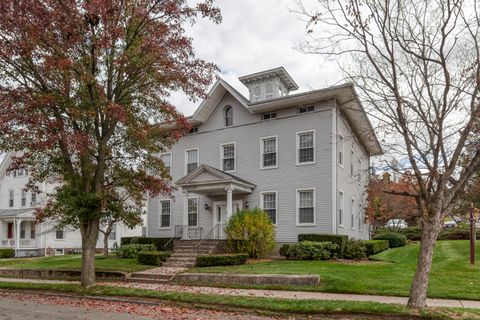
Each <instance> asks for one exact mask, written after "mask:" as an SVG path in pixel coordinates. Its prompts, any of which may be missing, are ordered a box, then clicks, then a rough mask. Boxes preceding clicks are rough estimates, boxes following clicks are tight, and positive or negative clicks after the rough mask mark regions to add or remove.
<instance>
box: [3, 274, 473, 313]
mask: <svg viewBox="0 0 480 320" xmlns="http://www.w3.org/2000/svg"><path fill="white" fill-rule="evenodd" d="M0 282H17V283H48V284H59V283H78V282H77V281H61V280H41V279H18V278H0ZM98 284H99V285H103V286H116V287H125V288H137V289H147V290H157V291H175V292H186V293H203V294H215V295H227V296H246V297H265V298H281V299H294V300H295V299H298V300H329V301H332V300H341V301H359V302H378V303H388V304H401V305H406V304H407V300H408V298H406V297H392V296H377V295H360V294H344V293H326V292H308V291H285V290H259V289H230V288H217V287H200V286H186V285H176V284H148V283H126V282H99V283H98ZM427 305H428V306H429V307H448V308H472V309H480V301H475V300H455V299H427Z"/></svg>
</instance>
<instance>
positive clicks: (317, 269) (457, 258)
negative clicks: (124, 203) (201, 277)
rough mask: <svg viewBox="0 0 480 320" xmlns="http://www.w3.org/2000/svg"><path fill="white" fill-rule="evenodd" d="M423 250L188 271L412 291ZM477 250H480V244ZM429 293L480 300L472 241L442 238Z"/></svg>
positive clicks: (326, 287) (331, 287)
mask: <svg viewBox="0 0 480 320" xmlns="http://www.w3.org/2000/svg"><path fill="white" fill-rule="evenodd" d="M418 250H419V245H418V244H411V245H407V246H405V247H402V248H395V249H389V250H387V251H384V252H382V253H380V254H378V255H376V256H373V258H375V259H376V260H378V261H371V262H360V263H348V262H333V261H285V260H275V261H270V262H261V263H255V264H246V265H240V266H231V267H209V268H195V269H193V270H189V272H220V273H254V274H255V273H257V274H262V273H263V274H265V273H277V274H318V275H320V285H319V286H317V287H302V288H301V289H302V290H315V291H326V292H345V293H361V294H379V295H394V296H408V294H409V289H410V284H411V281H412V277H413V274H414V272H415V266H416V262H417V255H418ZM477 250H480V244H479V243H477ZM477 257H478V255H477ZM285 289H294V287H290V288H288V287H285ZM297 289H298V288H297ZM428 295H429V297H435V298H452V299H454V298H457V299H472V300H480V259H477V266H476V267H475V268H474V269H470V264H469V244H468V241H464V240H457V241H438V242H437V246H436V250H435V256H434V262H433V267H432V272H431V275H430V284H429V290H428Z"/></svg>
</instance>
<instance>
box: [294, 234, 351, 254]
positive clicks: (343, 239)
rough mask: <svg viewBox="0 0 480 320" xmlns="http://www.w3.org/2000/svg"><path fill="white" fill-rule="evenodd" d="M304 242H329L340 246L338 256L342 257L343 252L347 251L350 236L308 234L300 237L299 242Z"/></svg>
mask: <svg viewBox="0 0 480 320" xmlns="http://www.w3.org/2000/svg"><path fill="white" fill-rule="evenodd" d="M302 241H315V242H324V241H329V242H333V243H336V244H337V245H338V252H337V255H338V256H339V257H341V256H342V255H343V251H344V250H345V245H346V244H347V241H348V236H344V235H340V234H320V233H306V234H299V235H298V242H302Z"/></svg>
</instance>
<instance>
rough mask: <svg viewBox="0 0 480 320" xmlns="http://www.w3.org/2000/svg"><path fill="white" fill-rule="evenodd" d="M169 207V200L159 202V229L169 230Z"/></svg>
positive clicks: (170, 204) (170, 208)
mask: <svg viewBox="0 0 480 320" xmlns="http://www.w3.org/2000/svg"><path fill="white" fill-rule="evenodd" d="M171 206H172V203H171V201H170V200H160V223H159V224H160V225H159V227H160V228H170V217H171V210H172V207H171Z"/></svg>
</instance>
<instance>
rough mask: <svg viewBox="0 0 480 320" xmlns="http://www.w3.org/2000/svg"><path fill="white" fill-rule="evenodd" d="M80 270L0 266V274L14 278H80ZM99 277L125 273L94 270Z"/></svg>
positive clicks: (111, 277) (118, 277)
mask: <svg viewBox="0 0 480 320" xmlns="http://www.w3.org/2000/svg"><path fill="white" fill-rule="evenodd" d="M80 273H81V271H80V270H69V269H58V270H41V269H8V268H0V276H9V277H15V278H30V279H67V280H80ZM95 274H96V276H97V278H99V279H116V280H121V279H125V277H126V275H127V273H125V272H121V271H101V270H97V271H96V272H95ZM0 280H1V279H0Z"/></svg>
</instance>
